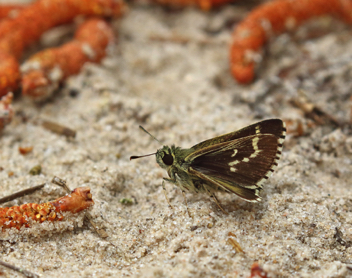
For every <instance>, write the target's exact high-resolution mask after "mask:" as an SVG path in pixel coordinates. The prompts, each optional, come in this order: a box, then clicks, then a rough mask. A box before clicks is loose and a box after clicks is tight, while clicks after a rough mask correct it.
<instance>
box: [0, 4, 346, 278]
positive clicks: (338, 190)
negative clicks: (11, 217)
mask: <svg viewBox="0 0 352 278" xmlns="http://www.w3.org/2000/svg"><path fill="white" fill-rule="evenodd" d="M242 2H246V1H242ZM257 2H258V1H257ZM255 3H256V2H254V1H253V2H252V3H251V4H246V5H245V4H241V2H239V3H238V4H237V5H232V6H229V7H225V8H221V9H219V10H217V11H213V12H209V13H204V12H201V11H198V10H193V9H189V10H182V11H177V12H170V11H165V10H163V9H161V8H159V7H156V6H140V5H139V6H132V7H131V10H130V12H129V13H128V14H127V15H126V16H125V17H124V18H123V19H122V20H120V21H117V22H115V23H114V28H115V30H116V35H117V37H118V43H116V44H114V45H113V46H112V47H111V53H110V54H109V56H108V57H107V58H106V59H105V60H104V61H103V63H102V64H101V65H87V66H86V67H85V68H84V69H83V70H82V72H81V74H79V75H78V76H76V77H73V78H71V79H70V80H68V82H67V83H66V85H65V86H64V88H63V89H62V90H61V92H59V93H58V94H57V95H56V96H55V97H53V98H52V99H51V100H49V101H47V102H45V103H42V104H34V103H32V102H31V101H29V100H27V99H24V98H18V99H17V100H16V102H15V109H16V116H15V119H14V121H13V122H12V124H11V125H9V126H8V127H7V128H6V129H5V131H4V132H3V134H2V136H1V139H0V140H1V144H0V166H1V169H2V170H1V171H0V180H1V185H0V186H1V192H0V193H1V196H0V197H2V196H5V195H8V194H11V193H13V192H16V191H19V190H22V189H25V188H27V187H30V186H34V185H37V184H40V183H44V182H46V183H47V185H46V186H45V188H44V189H43V190H41V191H38V192H37V193H35V194H32V195H30V196H26V197H23V198H20V199H18V200H16V201H13V202H10V203H7V204H5V205H6V206H11V205H17V204H22V203H27V202H45V201H48V200H52V199H55V198H57V197H59V196H62V195H64V194H65V193H64V191H63V190H62V189H61V188H59V187H58V186H56V185H53V184H51V183H50V180H51V179H52V177H53V176H54V175H55V176H59V177H61V178H63V179H66V180H67V183H68V185H69V186H70V187H71V188H75V187H80V186H89V187H90V188H91V191H92V194H93V199H94V201H95V205H94V207H93V208H92V209H91V214H92V215H93V217H94V221H95V223H96V225H98V226H101V227H105V230H106V232H107V233H108V234H109V238H108V240H104V239H101V238H100V237H99V236H98V235H97V234H96V233H95V231H94V230H93V228H92V227H91V226H90V225H89V224H87V223H85V222H84V223H83V220H82V219H83V215H82V214H80V215H78V216H77V217H75V218H71V217H68V220H67V221H65V222H62V223H55V224H52V223H50V224H45V225H36V226H35V227H33V228H30V229H26V230H25V231H21V232H17V231H7V232H2V234H1V239H2V240H1V241H0V254H1V256H0V258H1V260H3V261H6V262H9V263H11V264H14V265H17V266H21V267H23V268H25V269H27V270H30V271H32V272H34V273H37V274H40V275H41V276H42V277H109V276H112V277H124V276H127V277H249V275H250V267H251V265H252V264H253V262H255V261H258V262H259V264H260V265H261V266H263V268H264V269H265V270H266V271H267V272H268V273H269V274H270V277H352V272H351V271H350V270H348V266H349V265H350V264H352V247H351V246H352V220H351V219H352V197H351V195H350V190H351V181H352V174H351V173H352V171H351V170H352V160H351V159H352V135H351V134H352V133H351V128H350V125H349V123H350V119H351V101H350V97H351V87H352V78H351V77H352V76H351V75H352V51H351V49H352V33H351V29H350V26H346V25H344V24H342V23H339V22H337V21H335V20H331V18H323V19H320V20H316V21H314V22H310V23H309V24H307V25H305V26H304V27H302V28H300V29H299V30H298V31H297V32H295V33H294V34H284V35H281V36H279V37H277V38H276V39H273V40H272V41H271V42H270V44H269V45H268V47H267V48H266V49H265V51H264V52H265V55H264V60H263V62H262V63H261V65H260V67H259V68H258V78H257V80H256V81H255V82H254V83H253V84H252V85H249V86H241V85H238V84H236V82H235V81H234V80H233V79H232V77H231V75H230V73H229V62H228V52H229V50H228V49H229V43H230V40H231V31H232V27H230V26H231V24H230V23H234V22H238V21H239V20H240V19H241V18H243V17H244V16H245V14H246V12H247V11H248V10H250V9H251V8H252V7H253V6H254V4H255ZM299 90H301V91H302V92H303V93H304V94H305V95H306V96H307V97H308V98H309V99H310V100H311V101H312V102H313V103H314V104H316V105H317V106H318V107H320V109H322V110H323V111H325V112H327V113H329V114H330V115H333V116H334V117H335V118H336V119H337V120H338V121H339V122H340V123H342V124H341V126H340V127H336V126H334V125H331V124H330V125H329V124H327V125H311V123H312V121H311V120H308V118H307V117H306V116H305V115H304V113H303V112H302V110H301V109H298V108H296V107H295V106H293V105H292V101H291V100H292V99H295V98H297V96H298V95H299ZM72 92H78V94H77V95H74V94H72ZM274 117H279V118H282V119H284V120H286V121H287V123H288V124H290V125H289V127H290V128H291V133H290V134H289V135H288V137H287V139H286V142H285V145H284V151H283V156H282V159H281V161H280V163H279V166H278V168H277V170H276V172H275V173H274V175H273V176H272V177H271V178H270V179H269V180H268V182H267V183H266V184H265V185H264V190H263V191H262V197H263V200H262V202H261V203H258V204H253V203H247V202H245V201H243V200H241V199H239V198H238V197H236V196H235V195H232V194H225V193H223V194H218V198H219V199H220V200H221V203H222V204H223V207H224V209H225V210H226V211H228V212H229V214H228V215H226V214H224V213H223V212H222V211H220V210H219V208H218V207H217V206H216V204H215V203H214V202H213V201H212V200H211V199H210V198H209V197H208V196H206V195H203V194H187V201H188V205H189V209H190V212H191V214H192V218H190V217H189V216H188V214H187V211H186V206H185V205H184V200H183V196H182V194H181V192H180V190H179V189H178V188H176V187H175V186H173V185H171V184H167V186H166V189H167V192H168V197H169V198H170V200H171V203H172V204H173V206H174V209H173V210H171V209H170V208H169V207H168V205H167V203H166V200H165V197H164V194H163V190H162V187H161V181H162V177H166V175H167V174H166V172H165V171H164V170H162V169H161V168H160V167H159V166H158V165H157V164H156V162H155V158H154V157H149V158H143V159H139V160H135V161H130V160H129V157H130V156H131V155H143V154H148V153H151V152H155V151H156V150H157V149H158V148H160V147H161V146H160V144H159V143H158V142H156V141H154V140H153V139H152V138H151V137H150V136H148V135H147V134H145V133H144V132H142V131H141V130H140V129H139V128H138V126H139V125H143V126H144V127H145V128H146V129H147V130H148V131H149V132H150V133H152V134H153V135H154V136H156V137H157V138H158V140H160V141H161V142H162V143H163V144H165V145H171V144H175V145H177V146H181V147H185V148H187V147H190V146H192V145H194V144H196V143H198V142H200V141H202V140H205V139H209V138H212V137H214V136H217V135H220V134H223V133H227V132H231V131H234V130H236V129H239V128H241V127H244V126H246V125H248V124H251V123H254V122H256V121H259V120H261V119H266V118H274ZM40 119H48V120H53V121H55V122H58V123H60V124H63V125H65V126H68V127H70V128H72V129H75V130H76V131H77V136H76V138H75V139H66V138H65V137H64V136H60V135H57V134H54V133H52V132H50V131H48V130H46V129H44V128H43V127H42V126H41V125H40V124H38V122H39V120H40ZM297 121H301V122H302V123H303V128H304V129H303V135H301V136H295V132H294V124H293V125H292V123H296V122H297ZM296 135H297V134H296ZM20 146H22V147H23V146H33V151H32V153H30V154H28V155H26V156H23V155H21V154H19V151H18V148H19V147H20ZM37 164H41V165H42V169H43V170H42V173H41V174H40V175H38V176H31V175H29V170H30V169H31V168H32V167H33V166H35V165H37ZM11 172H13V175H9V173H11ZM122 198H129V199H131V200H132V202H133V203H132V204H131V205H126V204H122V203H121V202H120V200H121V199H122ZM230 238H231V239H233V240H235V241H237V242H238V243H239V245H240V246H241V247H242V249H243V253H241V252H238V250H237V251H236V249H235V248H234V247H233V246H232V245H231V244H230V243H229V239H230ZM231 239H230V241H231ZM1 275H2V276H1ZM0 276H1V277H21V275H19V274H16V273H14V272H12V271H10V270H7V269H4V268H2V267H0Z"/></svg>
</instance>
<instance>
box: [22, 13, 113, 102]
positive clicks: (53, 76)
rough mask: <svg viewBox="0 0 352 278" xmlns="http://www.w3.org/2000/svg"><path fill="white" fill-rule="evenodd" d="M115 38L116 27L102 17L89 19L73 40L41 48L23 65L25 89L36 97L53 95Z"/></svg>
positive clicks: (23, 85)
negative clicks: (112, 26) (113, 27)
mask: <svg viewBox="0 0 352 278" xmlns="http://www.w3.org/2000/svg"><path fill="white" fill-rule="evenodd" d="M112 40H113V31H112V29H111V27H110V26H109V24H107V23H106V22H105V21H104V20H102V19H90V20H88V21H86V22H85V23H83V24H82V25H81V26H80V27H79V28H78V30H77V32H76V34H75V38H74V40H72V41H70V42H68V43H66V44H64V45H62V46H61V47H57V48H49V49H46V50H44V51H41V52H38V53H37V54H35V55H34V56H32V57H31V58H29V59H28V60H27V61H26V63H25V64H24V65H23V66H22V69H23V74H22V93H23V94H24V95H27V96H30V97H31V98H33V99H43V98H46V97H48V96H50V95H51V93H52V92H53V91H54V89H56V88H57V87H58V85H59V83H60V82H62V81H63V80H64V79H66V78H67V77H68V76H70V75H73V74H77V73H78V72H79V70H80V69H81V67H82V66H83V65H84V64H85V63H86V62H94V63H97V62H99V61H100V60H101V59H102V58H103V57H104V56H105V53H106V51H105V50H106V48H107V46H108V44H109V43H110V42H111V41H112Z"/></svg>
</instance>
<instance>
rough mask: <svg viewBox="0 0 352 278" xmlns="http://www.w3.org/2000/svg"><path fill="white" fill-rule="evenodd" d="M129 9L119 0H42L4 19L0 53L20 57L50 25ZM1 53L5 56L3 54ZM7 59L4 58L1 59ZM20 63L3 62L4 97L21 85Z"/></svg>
mask: <svg viewBox="0 0 352 278" xmlns="http://www.w3.org/2000/svg"><path fill="white" fill-rule="evenodd" d="M124 9H125V5H124V3H123V2H122V0H121V1H119V0H50V1H48V0H39V1H36V2H34V3H33V4H30V5H28V6H27V7H25V8H24V9H22V10H19V11H18V13H17V15H16V16H14V17H7V18H6V19H3V20H2V21H1V22H0V56H1V55H2V56H4V55H5V56H6V55H10V56H13V57H12V59H18V58H19V57H20V56H21V55H22V53H23V50H24V49H25V48H26V47H28V46H29V45H30V44H32V43H34V42H35V41H37V40H38V39H39V38H40V36H41V35H42V34H43V33H44V32H45V31H47V30H49V29H50V28H52V27H54V26H57V25H60V24H64V23H68V22H70V21H72V20H73V19H74V18H75V17H76V16H78V15H85V16H102V17H117V16H120V15H121V14H122V13H123V11H124ZM2 56H1V57H2ZM0 60H1V61H3V58H2V59H0ZM19 75H20V74H19V70H18V65H12V64H11V66H9V65H7V64H5V65H3V62H1V63H0V76H1V77H2V81H1V83H0V96H2V95H5V94H6V93H7V92H9V91H13V90H15V89H16V88H17V87H18V86H19V82H18V76H19Z"/></svg>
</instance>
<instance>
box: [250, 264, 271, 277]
mask: <svg viewBox="0 0 352 278" xmlns="http://www.w3.org/2000/svg"><path fill="white" fill-rule="evenodd" d="M250 278H268V273H267V272H266V271H264V270H263V269H262V268H261V266H260V265H259V264H258V263H257V262H255V263H253V264H252V267H251V276H250Z"/></svg>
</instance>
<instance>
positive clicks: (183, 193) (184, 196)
mask: <svg viewBox="0 0 352 278" xmlns="http://www.w3.org/2000/svg"><path fill="white" fill-rule="evenodd" d="M182 195H183V198H184V199H185V204H186V208H187V212H188V215H189V217H190V218H192V216H191V213H190V212H189V208H188V204H187V198H186V194H185V192H184V191H183V190H182Z"/></svg>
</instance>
